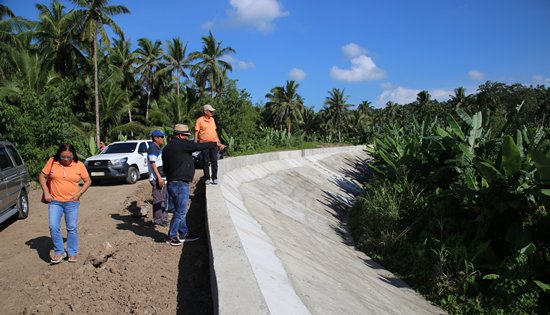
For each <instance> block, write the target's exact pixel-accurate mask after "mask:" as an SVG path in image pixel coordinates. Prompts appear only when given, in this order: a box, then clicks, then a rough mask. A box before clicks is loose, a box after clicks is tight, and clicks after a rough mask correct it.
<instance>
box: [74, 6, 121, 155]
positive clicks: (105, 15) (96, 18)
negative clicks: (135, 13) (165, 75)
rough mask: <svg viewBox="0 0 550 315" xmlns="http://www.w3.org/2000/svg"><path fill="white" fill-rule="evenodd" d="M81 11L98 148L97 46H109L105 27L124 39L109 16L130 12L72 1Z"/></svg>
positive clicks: (80, 16) (78, 13)
mask: <svg viewBox="0 0 550 315" xmlns="http://www.w3.org/2000/svg"><path fill="white" fill-rule="evenodd" d="M72 2H73V3H74V4H76V5H77V6H78V7H80V8H81V9H79V10H77V11H76V12H77V16H78V17H77V19H78V20H79V21H81V25H80V34H81V38H82V40H83V41H84V42H85V43H89V44H91V46H92V55H93V65H94V108H95V124H96V126H95V129H96V132H95V133H96V136H95V137H96V139H95V140H96V144H97V145H98V146H99V141H100V139H99V83H98V78H97V76H98V70H97V49H98V44H103V45H104V46H105V47H109V46H110V45H111V43H110V41H109V36H107V31H106V29H105V25H107V26H109V27H110V28H111V29H112V30H113V31H114V32H115V34H117V35H119V36H120V37H124V33H123V32H122V29H121V28H120V27H119V26H118V24H116V22H115V21H114V20H113V19H112V17H111V16H113V15H117V14H122V13H130V10H129V9H128V8H127V7H125V6H122V5H109V0H72Z"/></svg>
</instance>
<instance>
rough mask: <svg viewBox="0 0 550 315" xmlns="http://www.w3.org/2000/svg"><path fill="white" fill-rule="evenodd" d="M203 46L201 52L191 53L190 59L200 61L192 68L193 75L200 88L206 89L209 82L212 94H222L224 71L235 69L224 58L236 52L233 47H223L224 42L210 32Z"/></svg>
mask: <svg viewBox="0 0 550 315" xmlns="http://www.w3.org/2000/svg"><path fill="white" fill-rule="evenodd" d="M202 42H203V48H202V51H201V52H193V53H191V54H190V55H189V61H198V62H197V63H196V64H195V65H193V67H192V68H191V75H192V76H193V77H195V78H197V79H196V81H197V83H198V84H197V85H198V86H199V89H204V84H205V83H206V82H208V83H209V85H210V86H209V88H210V95H211V96H212V98H213V97H214V93H217V94H218V95H219V94H221V91H222V90H223V85H224V82H225V73H224V71H227V70H229V71H233V67H232V66H231V64H230V63H229V62H227V61H225V60H223V59H222V57H223V56H226V55H228V54H230V53H235V49H233V48H231V47H221V45H222V42H216V39H215V38H214V36H213V35H212V32H209V34H208V36H203V37H202ZM199 84H201V85H199Z"/></svg>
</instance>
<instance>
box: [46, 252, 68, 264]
mask: <svg viewBox="0 0 550 315" xmlns="http://www.w3.org/2000/svg"><path fill="white" fill-rule="evenodd" d="M65 257H67V253H63V254H53V255H51V256H50V259H51V260H50V263H51V264H59V263H60V262H61V261H62V260H63V259H65Z"/></svg>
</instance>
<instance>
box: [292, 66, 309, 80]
mask: <svg viewBox="0 0 550 315" xmlns="http://www.w3.org/2000/svg"><path fill="white" fill-rule="evenodd" d="M288 77H289V78H291V79H292V80H298V81H303V80H305V79H306V73H305V71H304V70H302V69H298V68H292V69H290V71H289V72H288Z"/></svg>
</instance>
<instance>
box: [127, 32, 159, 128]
mask: <svg viewBox="0 0 550 315" xmlns="http://www.w3.org/2000/svg"><path fill="white" fill-rule="evenodd" d="M161 45H162V43H161V42H160V41H158V40H156V41H155V42H154V43H153V42H152V41H151V40H150V39H148V38H140V39H138V48H137V49H136V50H135V52H134V54H135V57H136V62H135V64H136V65H137V68H136V71H137V72H138V73H139V75H140V79H139V81H140V82H142V83H143V84H144V87H145V91H146V93H147V103H146V104H145V121H146V122H147V121H148V120H149V108H150V106H151V93H152V90H153V87H154V83H155V82H154V80H155V77H156V76H157V75H158V74H157V70H158V67H159V65H160V59H161V57H162V55H163V51H162V48H161Z"/></svg>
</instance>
